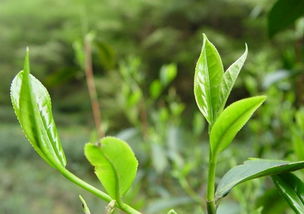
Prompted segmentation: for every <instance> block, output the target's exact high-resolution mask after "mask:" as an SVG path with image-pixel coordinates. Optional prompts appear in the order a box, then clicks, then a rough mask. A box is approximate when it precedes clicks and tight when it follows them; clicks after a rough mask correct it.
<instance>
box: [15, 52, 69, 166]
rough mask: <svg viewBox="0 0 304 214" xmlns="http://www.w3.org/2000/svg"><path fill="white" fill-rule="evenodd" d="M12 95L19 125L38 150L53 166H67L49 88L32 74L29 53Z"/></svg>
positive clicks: (17, 76)
mask: <svg viewBox="0 0 304 214" xmlns="http://www.w3.org/2000/svg"><path fill="white" fill-rule="evenodd" d="M10 95H11V100H12V105H13V107H14V110H15V114H16V116H17V118H18V120H19V123H20V125H21V127H22V129H23V131H24V134H25V136H26V137H27V139H28V140H29V141H30V143H31V144H32V146H33V148H34V149H35V151H36V152H37V153H38V154H39V155H40V156H41V157H42V158H43V159H44V160H45V161H47V162H48V163H49V164H50V165H51V166H53V167H56V166H55V165H57V164H60V165H61V166H65V165H66V159H65V155H64V152H63V149H62V145H61V142H60V139H59V136H58V133H57V129H56V125H55V122H54V119H53V115H52V106H51V98H50V95H49V93H48V92H47V90H46V88H45V87H44V86H43V85H42V84H41V83H40V82H39V80H37V79H36V78H35V77H34V76H32V75H31V74H30V66H29V53H28V51H27V53H26V57H25V63H24V70H23V71H21V72H19V73H18V74H17V75H16V77H15V78H14V80H13V82H12V85H11V92H10Z"/></svg>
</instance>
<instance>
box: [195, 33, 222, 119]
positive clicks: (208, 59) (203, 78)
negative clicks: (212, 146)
mask: <svg viewBox="0 0 304 214" xmlns="http://www.w3.org/2000/svg"><path fill="white" fill-rule="evenodd" d="M223 73H224V69H223V64H222V60H221V57H220V55H219V53H218V51H217V50H216V48H215V47H214V45H213V44H212V43H211V42H210V41H209V40H208V39H207V37H206V35H205V34H204V43H203V47H202V51H201V54H200V56H199V59H198V61H197V64H196V68H195V75H194V96H195V100H196V103H197V105H198V108H199V109H200V111H201V112H202V114H203V115H204V117H205V118H206V120H207V121H208V123H209V124H213V122H214V121H215V116H216V114H217V111H218V108H219V103H218V102H219V93H220V91H219V86H220V83H221V81H222V78H223Z"/></svg>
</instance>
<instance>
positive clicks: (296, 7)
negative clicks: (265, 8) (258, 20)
mask: <svg viewBox="0 0 304 214" xmlns="http://www.w3.org/2000/svg"><path fill="white" fill-rule="evenodd" d="M303 15H304V1H303V0H278V1H277V2H276V3H275V4H274V5H273V7H272V8H271V10H270V12H269V14H268V33H269V36H270V37H272V36H274V35H275V34H276V33H278V32H280V31H282V30H284V29H285V28H287V27H289V26H290V25H291V24H292V23H294V22H295V20H296V19H298V18H299V17H301V16H303Z"/></svg>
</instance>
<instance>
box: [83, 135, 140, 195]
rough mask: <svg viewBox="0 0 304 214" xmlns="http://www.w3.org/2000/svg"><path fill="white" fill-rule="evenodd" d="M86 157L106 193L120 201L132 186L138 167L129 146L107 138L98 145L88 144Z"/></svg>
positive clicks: (112, 138)
mask: <svg viewBox="0 0 304 214" xmlns="http://www.w3.org/2000/svg"><path fill="white" fill-rule="evenodd" d="M85 155H86V157H87V159H88V160H89V161H90V163H91V164H92V165H93V166H94V167H95V173H96V175H97V177H98V179H99V180H100V181H101V183H102V185H103V186H104V188H105V189H106V191H107V192H108V193H109V195H110V196H111V197H112V198H113V199H115V200H117V201H119V200H120V199H121V197H122V196H123V195H124V194H125V193H126V192H127V190H128V189H129V188H130V186H131V185H132V183H133V180H134V178H135V176H136V171H137V166H138V162H137V159H136V157H135V155H134V153H133V151H132V150H131V148H130V147H129V145H128V144H127V143H125V142H124V141H122V140H120V139H118V138H114V137H105V138H103V139H101V141H100V143H98V144H92V143H88V144H86V146H85Z"/></svg>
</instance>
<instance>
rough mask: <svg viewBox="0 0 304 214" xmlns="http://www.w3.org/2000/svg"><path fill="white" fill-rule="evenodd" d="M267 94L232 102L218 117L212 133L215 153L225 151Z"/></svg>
mask: <svg viewBox="0 0 304 214" xmlns="http://www.w3.org/2000/svg"><path fill="white" fill-rule="evenodd" d="M265 99H266V97H265V96H256V97H251V98H246V99H242V100H239V101H237V102H234V103H232V104H231V105H230V106H228V107H227V108H226V109H225V110H224V111H223V112H222V113H221V114H220V116H219V117H218V119H217V120H216V122H215V123H214V125H213V127H212V129H211V133H210V144H211V151H212V154H213V155H217V154H218V153H219V152H221V151H223V150H224V149H225V148H226V147H227V146H228V145H229V144H230V143H231V142H232V140H233V138H234V137H235V135H236V134H237V133H238V132H239V130H240V129H241V128H242V127H243V126H244V125H245V124H246V122H247V121H248V120H249V119H250V117H251V116H252V114H253V113H254V112H255V110H256V109H257V108H258V107H259V106H260V105H261V104H262V103H263V102H264V101H265Z"/></svg>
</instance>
